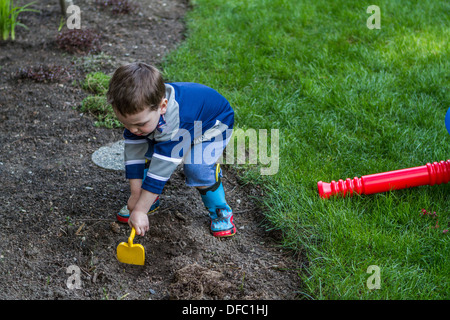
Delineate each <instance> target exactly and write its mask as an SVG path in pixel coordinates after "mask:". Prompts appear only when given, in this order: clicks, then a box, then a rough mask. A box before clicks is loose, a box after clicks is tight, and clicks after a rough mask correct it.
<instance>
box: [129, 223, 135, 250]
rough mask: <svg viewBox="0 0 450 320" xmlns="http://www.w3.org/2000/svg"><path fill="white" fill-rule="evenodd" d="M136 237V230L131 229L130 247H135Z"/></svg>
mask: <svg viewBox="0 0 450 320" xmlns="http://www.w3.org/2000/svg"><path fill="white" fill-rule="evenodd" d="M135 235H136V230H135V229H134V227H133V228H131V233H130V237H129V238H128V245H129V246H130V247H131V246H132V245H133V240H134V236H135Z"/></svg>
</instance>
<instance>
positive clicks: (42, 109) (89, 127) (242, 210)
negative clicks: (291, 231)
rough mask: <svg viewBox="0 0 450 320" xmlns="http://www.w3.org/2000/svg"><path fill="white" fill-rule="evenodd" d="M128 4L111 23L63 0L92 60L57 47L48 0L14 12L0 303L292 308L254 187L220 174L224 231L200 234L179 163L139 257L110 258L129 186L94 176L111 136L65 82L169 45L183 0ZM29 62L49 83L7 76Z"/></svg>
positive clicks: (6, 68) (3, 124)
mask: <svg viewBox="0 0 450 320" xmlns="http://www.w3.org/2000/svg"><path fill="white" fill-rule="evenodd" d="M140 3H141V5H140V8H139V10H138V11H137V12H136V13H133V14H128V15H113V14H112V12H111V11H110V10H105V9H102V8H100V7H99V6H98V5H97V4H96V3H95V2H94V1H87V0H76V1H75V4H77V5H78V6H79V7H80V8H81V26H82V28H83V29H88V28H91V29H93V30H96V31H98V32H99V33H100V34H101V41H100V45H101V52H102V53H101V54H95V55H94V54H89V55H84V56H83V55H80V54H68V53H66V52H64V51H62V50H61V49H59V48H58V46H57V44H56V41H55V39H56V36H57V34H58V26H59V24H60V8H59V6H58V2H57V1H55V0H42V1H39V2H38V3H37V4H36V5H35V6H34V8H36V9H38V10H39V11H40V13H23V14H22V15H21V16H20V20H21V22H22V23H24V24H25V25H27V26H28V27H29V30H25V29H22V28H21V29H18V30H17V38H16V41H14V42H11V41H6V42H0V68H1V69H0V188H1V192H0V203H1V207H0V233H1V241H0V288H2V290H0V299H78V300H84V299H130V300H131V299H152V300H163V299H295V292H296V290H298V288H299V278H298V276H297V271H298V270H297V268H298V267H299V266H298V265H297V264H296V263H295V261H293V259H292V257H291V256H289V255H288V254H286V253H285V252H283V251H282V250H280V248H279V247H278V246H277V239H274V235H273V234H271V233H268V232H266V231H265V228H263V227H262V226H261V222H262V220H263V217H262V214H261V212H260V209H259V208H258V206H257V205H256V204H255V202H254V201H253V200H252V199H254V197H261V196H262V193H261V192H262V191H261V189H259V188H258V187H252V186H249V185H243V184H242V183H241V182H240V180H239V177H238V175H237V174H236V173H235V172H234V171H233V170H232V168H230V167H225V168H224V186H225V188H226V190H227V192H228V193H227V197H228V200H229V203H230V205H231V207H232V208H233V209H234V211H235V214H236V215H235V221H236V224H237V227H238V233H237V234H236V236H234V237H233V238H230V239H225V240H220V239H215V238H214V237H212V236H211V235H210V233H209V229H208V217H207V213H206V210H205V208H204V206H203V204H202V202H201V200H200V197H199V195H198V193H197V191H196V190H194V189H191V188H188V187H186V186H185V185H184V178H183V172H182V170H181V168H180V169H179V170H177V171H176V172H175V174H174V175H173V177H172V179H171V180H170V182H169V183H168V184H167V187H166V188H165V191H164V193H163V194H162V195H161V200H162V205H161V208H160V209H159V211H158V212H157V213H156V214H155V215H153V216H151V217H150V225H151V227H150V231H149V232H148V233H147V234H146V236H145V237H136V239H135V242H137V243H141V244H142V245H143V246H144V247H145V249H146V262H145V265H144V266H132V265H124V264H121V263H119V262H118V261H117V259H116V256H115V250H116V247H117V245H118V244H119V243H120V242H122V241H126V239H127V237H128V234H129V231H130V230H129V227H128V225H123V224H118V223H116V222H115V221H116V220H115V214H116V212H117V211H118V210H119V209H120V208H121V207H122V206H123V205H124V204H125V203H126V201H127V199H128V193H129V187H128V183H127V181H126V180H125V178H124V173H123V171H118V170H107V169H104V168H101V167H99V166H97V165H96V164H95V163H93V162H92V160H91V155H92V153H93V152H95V151H96V150H97V149H99V148H100V147H102V146H105V145H108V144H110V143H114V142H116V141H118V140H120V139H121V136H122V130H121V129H106V128H99V127H96V126H94V122H95V119H94V118H93V117H91V116H89V115H87V114H83V113H82V112H81V111H80V109H79V105H80V103H81V101H82V100H83V98H84V97H86V96H87V95H88V93H87V92H85V91H84V90H83V89H81V87H80V85H79V83H80V81H82V80H83V79H84V77H85V75H86V73H87V72H90V71H92V70H101V71H103V72H105V73H111V72H113V71H114V69H115V68H116V67H117V66H119V65H120V64H122V63H127V62H131V61H136V60H141V61H145V62H148V63H151V64H158V63H159V62H160V61H161V59H162V57H163V56H164V55H165V54H166V53H167V52H168V51H169V50H172V49H174V48H175V47H176V45H177V44H179V43H180V42H181V41H182V40H183V35H184V31H185V29H184V24H183V16H184V14H185V12H186V11H187V10H189V5H188V3H187V2H186V1H185V0H167V1H162V0H155V1H151V0H146V1H140ZM19 4H20V2H19ZM39 65H53V66H62V67H63V68H64V70H63V76H62V77H61V78H60V79H59V80H58V81H47V82H37V81H34V80H30V79H24V78H22V79H20V77H18V74H17V73H18V72H19V70H20V69H21V68H26V67H30V66H33V67H38V66H39ZM192 81H195V79H192ZM71 266H76V267H78V268H79V270H80V284H81V288H79V289H77V288H72V289H70V288H69V287H68V286H67V283H68V279H69V277H70V276H71V274H70V273H67V271H68V268H70V267H71ZM69 270H70V269H69Z"/></svg>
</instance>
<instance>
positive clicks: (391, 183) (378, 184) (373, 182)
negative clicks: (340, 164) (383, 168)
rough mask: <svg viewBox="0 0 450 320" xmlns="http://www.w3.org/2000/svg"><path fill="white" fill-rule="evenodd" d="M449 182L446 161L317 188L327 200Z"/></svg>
mask: <svg viewBox="0 0 450 320" xmlns="http://www.w3.org/2000/svg"><path fill="white" fill-rule="evenodd" d="M449 181H450V160H447V161H440V162H433V163H432V164H431V163H427V164H426V165H424V166H420V167H414V168H408V169H401V170H395V171H389V172H383V173H376V174H371V175H366V176H362V177H361V178H358V177H355V178H353V180H352V179H349V178H347V179H346V180H345V181H344V180H342V179H341V180H339V181H338V182H336V181H334V180H333V181H331V183H326V182H322V181H319V182H318V183H317V187H318V189H319V194H320V196H321V197H322V198H329V197H330V196H332V195H341V196H343V197H345V196H347V195H349V196H353V194H354V193H358V194H372V193H378V192H386V191H390V190H399V189H405V188H412V187H418V186H423V185H430V186H432V185H435V184H442V183H448V182H449Z"/></svg>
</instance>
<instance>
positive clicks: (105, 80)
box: [81, 72, 110, 95]
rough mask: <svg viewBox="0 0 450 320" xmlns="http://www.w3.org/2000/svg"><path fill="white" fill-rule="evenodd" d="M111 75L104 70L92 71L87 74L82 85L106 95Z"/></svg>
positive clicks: (91, 90) (84, 87) (86, 88)
mask: <svg viewBox="0 0 450 320" xmlns="http://www.w3.org/2000/svg"><path fill="white" fill-rule="evenodd" d="M109 79H110V77H109V76H108V75H106V74H104V73H103V72H91V73H88V74H87V75H86V79H85V80H84V82H83V84H82V85H81V87H82V88H83V89H84V90H87V91H90V92H92V93H95V94H103V95H106V92H107V91H108V86H109Z"/></svg>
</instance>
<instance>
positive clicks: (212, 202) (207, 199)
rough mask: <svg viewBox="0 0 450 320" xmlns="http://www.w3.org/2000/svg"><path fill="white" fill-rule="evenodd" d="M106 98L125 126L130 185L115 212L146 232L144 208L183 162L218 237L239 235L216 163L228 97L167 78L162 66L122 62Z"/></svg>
mask: <svg viewBox="0 0 450 320" xmlns="http://www.w3.org/2000/svg"><path fill="white" fill-rule="evenodd" d="M107 98H108V102H109V103H110V104H111V105H112V107H113V110H114V112H115V114H116V116H117V119H118V120H119V121H120V122H121V123H122V124H123V125H124V127H125V130H124V134H123V135H124V138H125V147H124V158H125V159H124V160H125V172H126V178H127V179H129V182H130V189H131V195H130V198H129V199H128V203H127V206H126V207H124V208H122V210H120V212H119V213H118V215H117V219H118V220H119V221H121V222H128V224H129V225H130V226H131V227H134V228H135V229H136V234H138V235H141V236H144V235H145V232H146V231H148V230H149V221H148V216H147V214H148V213H149V212H152V211H154V210H156V209H157V208H158V206H159V195H160V194H161V192H162V190H163V188H164V185H165V183H166V181H167V180H168V179H169V178H170V176H171V174H172V173H173V171H174V170H175V169H176V167H177V166H178V165H179V164H180V163H181V162H184V173H185V176H186V184H187V185H188V186H193V187H196V188H197V189H198V190H199V192H200V196H201V198H202V200H203V203H204V204H205V207H206V208H207V209H208V211H209V216H210V218H211V225H210V228H211V232H212V234H213V236H216V237H227V236H232V235H234V234H235V233H236V227H235V225H234V223H233V212H232V210H231V208H230V207H229V206H228V204H227V202H226V199H225V192H224V189H223V186H222V183H221V180H220V177H221V171H220V167H219V165H218V164H216V162H217V160H218V159H219V157H220V156H221V154H222V152H223V150H224V148H225V146H226V144H227V143H228V140H229V138H230V137H231V132H232V128H233V123H234V111H233V109H232V108H231V106H230V104H229V103H228V101H227V100H226V99H225V98H224V97H223V96H222V95H220V94H219V93H218V92H217V91H215V90H213V89H211V88H208V87H206V86H204V85H200V84H196V83H165V82H164V80H163V78H162V76H161V73H160V72H159V71H158V70H157V69H156V68H155V67H153V66H150V65H147V64H145V63H132V64H129V65H126V66H121V67H119V68H118V69H117V70H116V71H115V73H114V75H113V77H112V78H111V81H110V84H109V89H108V93H107Z"/></svg>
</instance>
